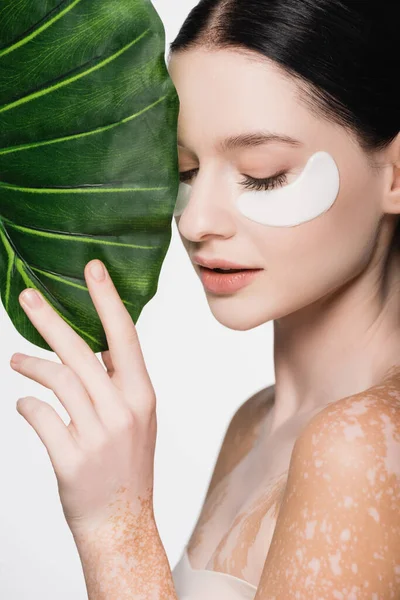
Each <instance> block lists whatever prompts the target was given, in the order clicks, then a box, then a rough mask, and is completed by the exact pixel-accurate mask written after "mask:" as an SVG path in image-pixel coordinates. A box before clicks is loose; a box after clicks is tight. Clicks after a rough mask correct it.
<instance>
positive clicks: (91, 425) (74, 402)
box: [10, 353, 103, 437]
mask: <svg viewBox="0 0 400 600" xmlns="http://www.w3.org/2000/svg"><path fill="white" fill-rule="evenodd" d="M14 357H15V358H16V359H17V361H15V360H13V359H14ZM18 358H19V360H18ZM10 365H11V367H12V368H13V369H14V370H15V371H17V372H18V373H21V375H24V376H25V377H29V379H32V380H33V381H36V382H37V383H40V384H41V385H43V386H44V387H46V388H48V389H51V390H53V392H54V393H55V395H56V396H57V398H58V399H59V401H60V402H61V404H62V405H63V407H64V408H65V410H66V411H67V413H68V414H69V416H70V418H71V421H72V422H73V424H74V426H75V428H76V430H77V432H78V434H79V435H84V436H85V437H88V436H97V435H98V434H100V432H101V431H103V427H102V424H101V422H100V420H99V417H98V415H97V413H96V411H95V409H94V406H93V404H92V401H91V400H90V398H89V396H88V394H87V392H86V390H85V387H84V385H83V384H82V382H81V380H80V379H79V377H78V376H77V374H76V373H74V371H72V369H70V367H68V366H66V365H63V364H59V363H55V362H53V361H51V360H46V359H44V358H37V357H35V356H26V355H21V354H19V353H17V354H14V355H13V357H12V359H11V362H10Z"/></svg>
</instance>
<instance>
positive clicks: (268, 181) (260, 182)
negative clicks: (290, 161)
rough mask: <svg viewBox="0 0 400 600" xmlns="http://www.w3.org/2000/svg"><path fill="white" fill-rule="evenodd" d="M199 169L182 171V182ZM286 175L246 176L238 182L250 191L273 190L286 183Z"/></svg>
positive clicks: (282, 173) (180, 175) (180, 176)
mask: <svg viewBox="0 0 400 600" xmlns="http://www.w3.org/2000/svg"><path fill="white" fill-rule="evenodd" d="M196 171H198V169H190V171H181V172H180V173H179V178H180V181H182V182H186V181H187V180H188V179H190V176H191V175H192V174H194V173H195V172H196ZM286 181H287V179H286V173H285V172H284V171H281V172H280V173H277V174H276V175H273V176H272V177H266V178H265V179H255V178H254V177H250V176H249V175H246V179H245V180H244V181H238V183H239V184H240V185H243V186H244V187H245V188H246V189H250V190H257V191H260V190H273V189H274V188H277V187H279V186H282V185H283V184H284V183H286Z"/></svg>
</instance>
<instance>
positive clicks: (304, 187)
mask: <svg viewBox="0 0 400 600" xmlns="http://www.w3.org/2000/svg"><path fill="white" fill-rule="evenodd" d="M339 185H340V177H339V170H338V167H337V165H336V163H335V161H334V159H333V158H332V156H331V155H330V154H328V152H323V151H320V152H316V153H315V154H313V156H311V157H310V159H309V160H308V162H307V164H306V166H305V168H304V170H303V171H302V173H301V174H300V175H299V177H298V178H297V179H296V180H295V181H294V182H293V183H290V184H288V185H286V186H284V187H280V188H277V189H273V190H262V191H256V190H249V191H246V192H244V193H243V194H241V195H240V196H239V197H238V198H237V200H236V206H237V208H238V209H239V211H240V212H241V213H242V214H243V215H244V216H245V217H247V218H248V219H251V220H252V221H256V222H257V223H260V224H261V225H272V226H275V227H292V226H294V225H299V224H300V223H305V222H306V221H310V220H312V219H315V218H316V217H318V216H319V215H321V214H322V213H324V212H326V211H327V210H328V209H329V208H330V207H331V206H332V204H333V203H334V201H335V200H336V198H337V196H338V192H339ZM191 189H192V186H191V185H188V184H185V183H183V182H181V184H180V189H179V193H178V198H177V202H176V211H177V212H178V214H180V213H181V212H183V210H184V208H185V206H186V204H187V203H188V202H189V197H190V192H191ZM179 211H180V212H179Z"/></svg>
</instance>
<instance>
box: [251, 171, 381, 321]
mask: <svg viewBox="0 0 400 600" xmlns="http://www.w3.org/2000/svg"><path fill="white" fill-rule="evenodd" d="M342 182H343V185H342V189H341V191H340V193H339V195H338V197H337V199H336V201H335V202H334V204H333V205H332V207H331V208H330V209H329V210H328V211H327V212H325V213H324V214H321V215H320V216H319V217H317V218H315V219H313V220H310V221H308V222H306V223H302V224H300V225H298V226H296V227H290V228H289V227H286V228H283V227H280V228H277V227H269V228H265V227H264V228H262V227H261V226H260V225H258V226H257V225H256V224H254V228H252V229H253V231H254V233H253V236H255V235H256V238H254V237H253V239H256V243H257V246H258V250H259V254H260V255H262V256H264V264H265V268H266V271H267V272H266V281H267V285H272V286H273V289H274V290H275V292H276V293H278V294H279V299H280V300H281V301H282V302H283V304H284V305H285V306H286V304H287V303H288V302H289V304H290V309H289V306H287V309H288V310H289V311H291V310H296V308H300V306H304V305H307V304H309V303H311V302H313V301H316V300H318V299H319V298H321V297H322V296H324V295H325V294H328V293H329V292H333V291H334V290H336V289H338V288H339V287H341V286H342V285H344V284H345V283H346V282H347V281H349V280H350V279H352V278H353V277H355V276H356V275H358V274H359V273H360V272H361V271H362V270H363V269H364V268H365V266H366V265H367V264H368V262H369V260H370V259H371V255H372V253H373V251H374V248H375V244H376V236H377V228H378V226H379V212H378V210H377V202H376V197H377V196H376V194H377V193H378V190H377V189H376V185H375V186H374V183H373V182H371V181H369V182H364V181H362V180H360V181H358V182H357V181H355V180H354V177H353V179H351V178H349V179H346V178H345V177H343V178H342ZM255 229H257V232H255ZM263 229H264V232H263ZM283 304H282V308H283ZM292 304H293V306H292Z"/></svg>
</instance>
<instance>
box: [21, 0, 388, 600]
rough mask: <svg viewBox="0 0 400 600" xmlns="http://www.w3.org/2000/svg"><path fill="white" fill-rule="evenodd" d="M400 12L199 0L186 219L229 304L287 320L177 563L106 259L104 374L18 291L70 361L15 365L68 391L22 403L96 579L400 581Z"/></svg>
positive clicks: (364, 594) (185, 171) (340, 588)
mask: <svg viewBox="0 0 400 600" xmlns="http://www.w3.org/2000/svg"><path fill="white" fill-rule="evenodd" d="M385 8H386V9H387V10H384V9H385ZM399 17H400V7H399V5H398V4H396V5H391V6H390V7H389V6H387V7H384V6H382V5H381V4H380V5H378V4H377V3H376V2H373V1H372V0H364V1H363V2H359V1H358V0H337V1H336V2H330V1H327V0H228V1H223V0H220V1H218V0H203V1H201V2H200V3H199V4H198V5H197V6H196V7H195V8H194V9H193V10H192V11H191V13H190V14H189V16H188V18H187V19H186V21H185V23H184V24H183V26H182V29H181V31H180V32H179V35H178V37H177V39H176V40H175V41H174V43H173V44H172V45H171V51H172V52H171V58H170V62H169V69H170V74H171V77H172V79H173V81H174V84H175V86H176V88H177V91H178V95H179V98H180V114H179V123H178V129H179V131H178V136H179V144H180V145H179V154H180V157H179V159H180V170H181V172H182V174H181V177H182V185H181V189H180V194H179V196H178V200H177V206H176V222H177V226H178V228H179V232H180V235H181V238H182V241H183V244H184V246H185V248H186V250H187V252H188V253H189V256H190V258H191V260H192V261H193V264H194V268H195V270H196V273H197V274H198V275H199V276H200V277H201V278H202V280H203V282H204V286H205V292H206V295H207V299H208V302H209V305H210V308H211V310H212V313H213V315H214V316H215V317H216V319H218V321H219V322H221V323H222V324H224V325H225V326H227V327H230V328H231V329H235V330H248V329H251V328H253V327H257V326H258V325H261V324H262V323H265V322H267V321H270V320H273V321H274V332H275V338H274V363H275V365H274V366H275V379H276V381H275V385H273V386H271V387H269V388H267V389H263V390H260V391H259V392H257V393H256V394H255V395H254V396H252V397H251V398H250V399H248V400H247V401H246V402H245V403H244V404H243V405H242V406H241V407H240V409H239V410H238V411H237V413H236V414H235V416H234V417H233V419H232V421H231V423H230V425H229V428H228V430H227V433H226V436H225V439H224V442H223V445H222V448H221V451H220V454H219V457H218V460H217V463H216V467H215V470H214V474H213V477H212V480H211V482H210V486H209V490H208V493H207V497H206V500H205V503H204V506H203V509H202V512H201V515H200V518H199V521H198V523H197V525H196V527H195V530H194V532H193V534H192V536H191V538H190V541H189V543H188V545H187V548H186V549H185V552H184V553H183V554H182V557H181V560H180V561H179V563H178V565H176V567H175V569H174V571H173V573H172V575H173V578H172V576H171V571H170V569H169V565H168V561H167V559H166V555H165V551H164V548H163V545H162V543H161V540H160V538H159V536H158V532H157V527H156V523H155V520H154V514H153V510H152V480H153V470H152V465H153V458H154V446H155V437H156V419H155V404H156V402H155V394H154V390H153V389H152V386H151V382H150V381H149V378H148V374H147V372H146V369H145V364H144V361H143V357H142V355H141V352H140V346H139V344H138V340H137V336H136V330H135V328H134V325H133V324H132V322H131V320H130V319H129V318H128V317H129V315H127V313H126V311H125V312H124V307H123V305H122V303H121V302H120V299H119V298H118V294H117V293H116V290H115V288H114V287H113V285H112V282H111V281H110V278H109V277H107V273H104V272H103V273H102V276H101V277H100V278H99V279H96V277H94V276H93V277H92V276H91V275H90V272H91V269H90V268H91V267H95V266H101V264H100V263H99V262H98V261H91V263H90V265H89V267H87V268H86V270H85V277H86V279H87V283H88V287H89V291H90V294H91V296H92V299H93V302H94V304H95V307H96V309H97V311H98V313H99V316H100V318H101V320H102V322H103V325H104V328H105V331H106V335H107V340H108V343H109V348H110V350H109V351H107V353H103V358H104V362H105V366H106V368H107V373H105V372H104V371H103V370H102V368H101V365H100V364H99V362H98V361H97V359H96V358H95V357H94V355H93V354H92V353H89V352H88V351H87V348H86V346H85V343H84V342H83V340H82V339H81V338H79V336H77V334H76V333H75V332H73V331H72V330H71V329H70V328H69V327H68V325H67V324H66V323H65V322H64V321H63V320H62V319H60V318H59V317H58V315H57V314H56V313H55V312H54V311H52V310H51V308H50V307H49V306H48V305H46V303H42V304H40V303H39V305H38V309H34V308H29V307H28V306H26V305H25V304H24V302H23V298H24V295H25V292H24V293H23V294H22V297H21V302H22V304H23V306H24V309H25V310H26V311H27V314H28V316H29V318H30V319H31V321H32V322H33V324H34V325H35V327H36V328H37V329H38V330H39V331H40V333H41V334H42V335H43V337H44V338H45V339H46V340H47V341H48V343H49V344H50V345H51V347H52V348H54V351H55V352H57V354H58V355H59V356H60V358H61V359H62V361H63V363H64V365H57V364H53V363H50V362H49V361H43V360H41V359H35V358H28V359H26V358H25V359H23V360H22V361H19V362H18V363H17V362H15V363H14V362H13V363H12V365H13V368H16V369H18V370H19V372H21V373H22V374H24V375H26V376H28V377H31V378H32V379H35V380H36V381H39V382H40V383H42V384H43V385H45V386H46V387H51V388H53V389H54V390H55V391H56V393H57V391H58V392H59V393H58V395H59V397H60V400H61V401H62V402H63V404H64V406H65V407H66V408H67V409H68V411H69V413H70V415H71V423H70V424H69V426H68V428H65V427H64V424H63V422H62V421H61V419H59V417H58V416H57V415H56V413H55V411H52V410H50V407H48V408H45V405H44V403H42V406H41V410H40V411H39V410H32V409H33V408H35V403H36V406H37V408H39V407H40V406H39V404H38V401H35V403H34V402H33V401H32V400H29V401H28V402H26V401H24V402H22V403H21V404H20V405H19V410H20V412H21V414H23V416H25V417H26V418H27V419H28V420H29V421H30V423H31V424H32V425H33V426H34V427H35V429H37V431H38V432H39V435H40V436H41V438H42V439H43V441H44V442H45V443H46V447H47V448H48V450H49V454H50V455H51V458H52V462H53V464H54V466H55V470H56V473H57V478H58V482H59V491H60V497H61V500H62V504H63V509H64V514H65V516H66V519H67V522H68V524H69V526H70V528H71V531H72V533H73V535H74V540H75V541H76V543H77V547H78V550H79V554H80V557H81V560H82V564H83V568H84V573H85V579H86V583H87V588H88V594H89V598H90V600H92V599H94V598H96V600H99V599H100V598H101V599H102V600H115V598H120V597H121V598H122V597H130V598H139V597H140V598H145V599H146V600H148V599H150V598H168V599H171V600H172V599H176V598H179V599H180V600H189V599H190V600H194V599H195V598H202V599H203V600H205V599H207V600H213V599H216V598H218V599H225V598H226V599H227V600H237V599H244V598H254V599H255V600H266V599H268V600H274V599H275V600H278V599H279V600H286V599H289V598H300V599H305V598H307V599H320V598H323V599H330V598H336V599H347V600H349V599H351V600H354V599H357V600H359V599H364V598H368V599H371V600H372V599H375V600H378V599H386V598H397V597H398V596H399V593H400V558H399V551H400V530H399V525H398V522H399V520H398V515H399V511H400V466H399V465H400V444H399V441H400V323H399V308H400V307H399V304H400V294H399V291H400V289H399V288H400V257H399V248H400V230H399V213H400V135H399V130H400V114H399V101H398V97H397V95H396V91H397V86H396V84H397V81H396V79H397V78H396V73H397V60H396V58H397V56H396V53H395V48H396V45H395V42H396V41H397V24H398V22H399ZM260 132H262V135H263V136H264V137H262V136H261V133H260ZM213 261H214V262H213ZM224 261H228V263H229V262H230V263H231V264H227V262H224ZM232 263H233V264H232ZM201 264H203V265H205V266H206V267H207V266H208V267H210V268H215V267H217V266H218V265H219V266H220V267H221V268H222V269H227V268H230V267H231V268H232V269H234V268H236V267H237V268H238V269H243V268H245V269H251V270H252V272H245V273H240V274H236V275H235V274H234V275H232V274H231V275H228V274H219V275H215V274H212V273H210V271H209V270H207V269H206V268H201V266H200V265H201ZM222 375H223V374H222ZM138 382H139V385H138ZM67 387H68V390H69V391H68V390H67ZM62 388H63V389H62ZM85 388H86V389H85ZM71 390H72V391H73V392H74V394H73V395H72V392H71ZM67 392H68V393H67ZM85 394H86V396H85V397H84V395H85ZM39 417H40V418H39ZM45 421H46V422H45ZM82 440H83V443H82ZM105 506H106V509H105Z"/></svg>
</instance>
